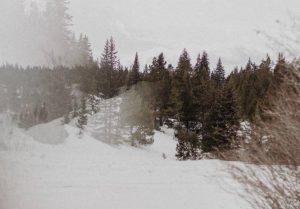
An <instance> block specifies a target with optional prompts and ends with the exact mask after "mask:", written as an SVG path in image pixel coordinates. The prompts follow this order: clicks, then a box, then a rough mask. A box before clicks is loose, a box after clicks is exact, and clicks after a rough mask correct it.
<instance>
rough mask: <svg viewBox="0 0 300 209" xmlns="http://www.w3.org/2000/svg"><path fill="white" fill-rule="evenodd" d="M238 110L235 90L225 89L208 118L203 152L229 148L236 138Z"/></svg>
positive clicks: (203, 139)
mask: <svg viewBox="0 0 300 209" xmlns="http://www.w3.org/2000/svg"><path fill="white" fill-rule="evenodd" d="M237 113H238V110H237V104H236V101H235V98H234V95H233V92H232V90H231V89H229V88H225V89H223V91H222V92H221V93H220V94H219V95H218V97H217V99H216V101H215V102H214V104H213V107H212V109H211V112H210V113H209V115H208V117H207V118H206V121H205V124H204V129H203V137H202V141H201V148H202V150H203V152H211V151H216V150H222V149H228V148H230V147H231V145H232V142H233V141H234V140H235V139H236V132H237V128H238V123H239V119H238V114H237Z"/></svg>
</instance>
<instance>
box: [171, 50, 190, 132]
mask: <svg viewBox="0 0 300 209" xmlns="http://www.w3.org/2000/svg"><path fill="white" fill-rule="evenodd" d="M191 73H192V66H191V61H190V57H189V55H188V53H187V51H186V49H184V50H183V52H182V54H181V55H180V58H179V61H178V66H177V68H176V70H175V74H174V87H175V88H176V89H177V90H178V91H179V101H180V102H181V103H182V109H181V110H180V121H182V122H183V123H184V125H185V127H186V128H189V125H190V122H191V121H193V120H194V117H195V114H194V109H193V108H192V104H193V92H192V88H191V80H190V74H191Z"/></svg>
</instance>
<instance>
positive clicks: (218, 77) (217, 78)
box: [212, 58, 225, 89]
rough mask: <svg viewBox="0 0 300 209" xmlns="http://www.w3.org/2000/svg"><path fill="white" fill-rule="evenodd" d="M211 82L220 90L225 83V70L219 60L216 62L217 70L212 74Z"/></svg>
mask: <svg viewBox="0 0 300 209" xmlns="http://www.w3.org/2000/svg"><path fill="white" fill-rule="evenodd" d="M212 80H213V82H214V84H215V86H216V88H217V89H222V88H223V86H224V83H225V70H224V67H223V65H222V61H221V58H219V60H218V64H217V68H216V70H215V71H214V73H213V76H212Z"/></svg>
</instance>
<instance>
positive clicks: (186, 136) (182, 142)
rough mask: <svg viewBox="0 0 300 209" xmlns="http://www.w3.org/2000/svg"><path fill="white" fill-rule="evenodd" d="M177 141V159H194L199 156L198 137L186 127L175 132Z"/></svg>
mask: <svg viewBox="0 0 300 209" xmlns="http://www.w3.org/2000/svg"><path fill="white" fill-rule="evenodd" d="M176 138H177V139H178V143H177V146H176V155H175V156H176V157H177V159H178V160H188V159H191V160H196V159H197V158H198V157H199V137H198V135H197V134H195V133H193V132H191V131H188V130H187V129H185V128H183V129H179V130H178V131H177V134H176Z"/></svg>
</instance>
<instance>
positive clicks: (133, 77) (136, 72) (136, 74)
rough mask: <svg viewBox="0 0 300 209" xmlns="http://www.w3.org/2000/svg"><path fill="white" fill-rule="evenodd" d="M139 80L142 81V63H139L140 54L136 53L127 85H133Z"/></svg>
mask: <svg viewBox="0 0 300 209" xmlns="http://www.w3.org/2000/svg"><path fill="white" fill-rule="evenodd" d="M139 81H140V64H139V57H138V54H137V53H136V55H135V58H134V63H133V66H132V69H131V72H130V74H129V80H128V83H127V87H129V88H130V87H131V86H133V85H136V84H137V83H138V82H139Z"/></svg>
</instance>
